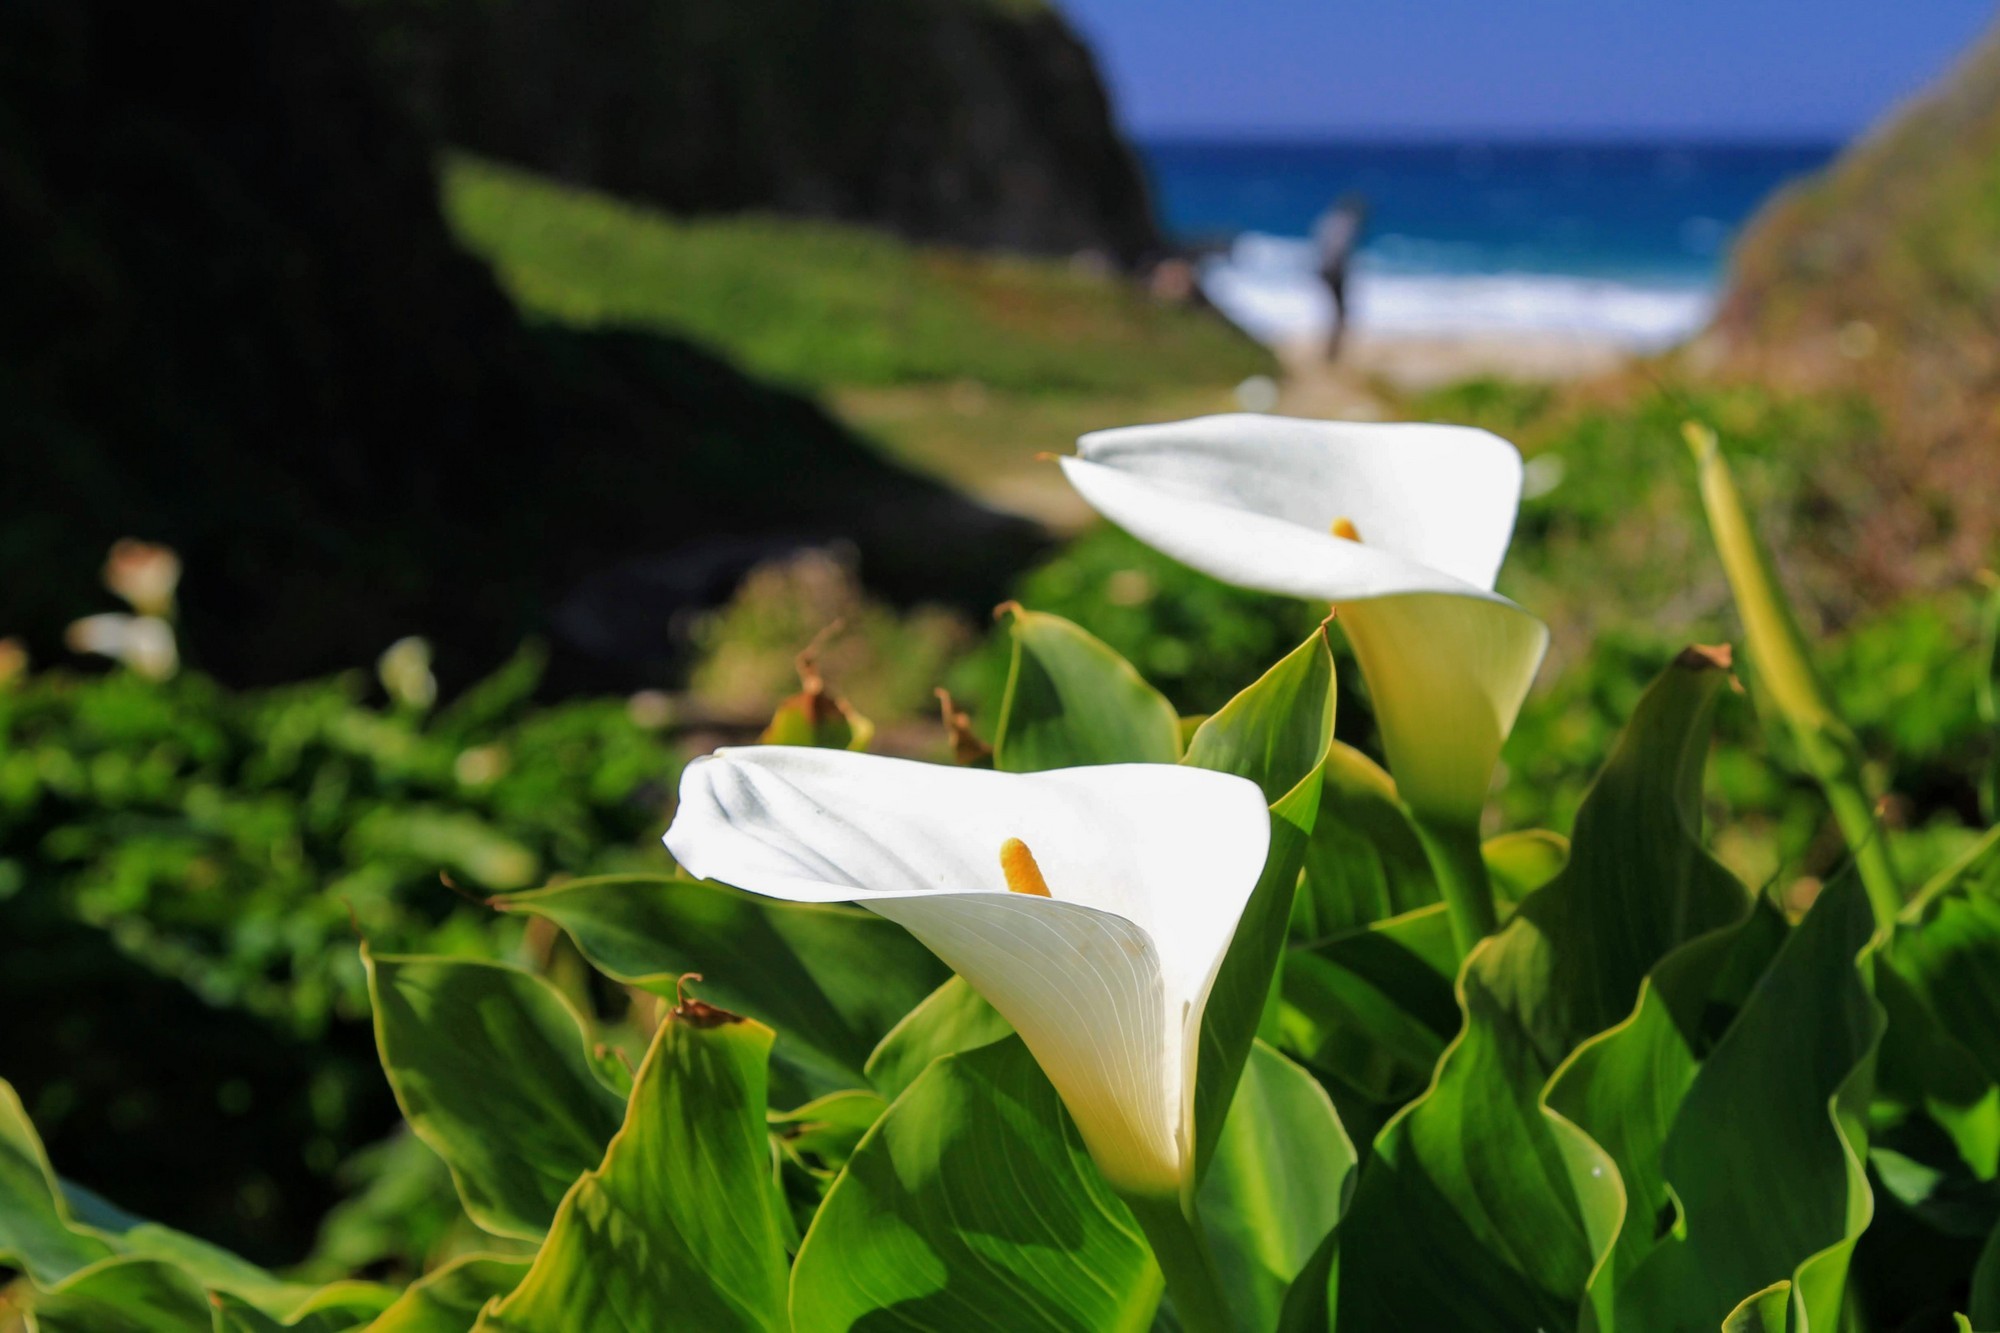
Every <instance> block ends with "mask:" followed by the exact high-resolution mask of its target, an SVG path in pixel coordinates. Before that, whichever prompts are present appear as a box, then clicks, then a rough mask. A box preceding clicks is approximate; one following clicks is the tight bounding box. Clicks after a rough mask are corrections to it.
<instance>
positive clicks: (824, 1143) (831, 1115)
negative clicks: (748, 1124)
mask: <svg viewBox="0 0 2000 1333" xmlns="http://www.w3.org/2000/svg"><path fill="white" fill-rule="evenodd" d="M888 1109H889V1103H888V1101H887V1100H886V1099H885V1098H883V1097H882V1095H881V1094H880V1093H876V1092H870V1091H869V1090H868V1089H866V1088H849V1089H848V1090H847V1091H845V1092H829V1093H828V1094H826V1096H824V1097H815V1098H813V1100H811V1101H809V1102H807V1103H806V1104H805V1105H804V1106H800V1107H796V1108H794V1109H792V1110H790V1111H773V1112H771V1114H770V1125H771V1131H772V1133H774V1134H776V1135H777V1136H778V1143H779V1146H780V1147H781V1148H782V1149H783V1150H784V1151H785V1152H786V1153H788V1154H790V1155H791V1156H792V1157H793V1158H794V1159H795V1160H796V1159H798V1158H800V1157H801V1156H804V1157H812V1158H817V1159H818V1160H819V1161H820V1162H822V1163H825V1164H826V1165H825V1174H826V1175H827V1176H832V1175H833V1174H834V1173H835V1172H837V1171H839V1170H840V1168H841V1167H843V1166H845V1165H847V1159H848V1158H849V1157H851V1156H853V1154H854V1149H855V1146H856V1145H857V1144H859V1143H860V1142H861V1136H862V1135H863V1134H866V1133H867V1132H868V1130H869V1127H870V1126H872V1125H873V1124H874V1123H875V1122H876V1121H877V1120H880V1119H881V1118H882V1113H883V1112H884V1111H886V1110H888Z"/></svg>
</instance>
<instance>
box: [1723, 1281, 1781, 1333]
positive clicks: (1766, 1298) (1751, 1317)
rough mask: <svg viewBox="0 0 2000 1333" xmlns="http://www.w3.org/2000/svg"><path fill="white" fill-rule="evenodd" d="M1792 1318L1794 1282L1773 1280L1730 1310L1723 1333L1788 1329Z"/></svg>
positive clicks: (1769, 1331)
mask: <svg viewBox="0 0 2000 1333" xmlns="http://www.w3.org/2000/svg"><path fill="white" fill-rule="evenodd" d="M1791 1322H1792V1284H1791V1283H1790V1282H1773V1283H1772V1284H1771V1285H1770V1286H1768V1287H1766V1288H1764V1290H1762V1291H1760V1292H1758V1293H1757V1294H1755V1295H1754V1296H1746V1297H1744V1298H1743V1303H1742V1304H1741V1305H1739V1306H1737V1307H1736V1308H1735V1309H1734V1310H1731V1311H1730V1312H1729V1317H1728V1318H1727V1319H1725V1320H1723V1321H1722V1333H1785V1331H1786V1329H1788V1328H1790V1327H1791Z"/></svg>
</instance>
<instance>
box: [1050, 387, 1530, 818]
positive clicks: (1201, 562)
mask: <svg viewBox="0 0 2000 1333" xmlns="http://www.w3.org/2000/svg"><path fill="white" fill-rule="evenodd" d="M1062 467H1063V471H1064V473H1065V474H1066V475H1067V476H1068V477H1069V480H1070V483H1071V485H1073V486H1075V487H1076V489H1077V491H1078V493H1079V494H1081V495H1082V496H1083V498H1084V499H1085V500H1087V501H1089V502H1090V504H1091V505H1092V507H1094V508H1095V509H1096V510H1097V511H1098V512H1099V513H1101V514H1103V515H1104V516H1105V517H1106V518H1109V519H1110V520H1111V521H1112V522H1114V523H1116V524H1118V525H1119V526H1120V527H1122V528H1124V529H1125V530H1126V531H1128V532H1130V533H1131V534H1132V535H1133V536H1135V537H1137V538H1139V539H1140V540H1141V541H1144V542H1146V543H1147V544H1148V545H1150V546H1153V547H1156V548H1158V549H1159V550H1161V551H1163V552H1165V553H1166V554H1168V555H1170V556H1173V557H1174V558H1175V559H1177V560H1179V561H1181V562H1182V563H1184V564H1187V565H1191V566H1193V567H1194V568H1195V569H1198V570H1201V571H1202V572H1203V573H1205V574H1209V575H1212V576H1214V577H1215V578H1218V579H1221V580H1223V581H1224V582H1226V583H1234V584H1237V585H1239V586H1241V587H1246V588H1255V589H1258V590H1261V591H1264V592H1273V593H1282V594H1287V595H1290V596H1294V597H1308V598H1313V599H1316V600H1323V601H1328V602H1332V603H1334V604H1335V605H1336V606H1337V607H1338V609H1339V613H1340V620H1341V623H1342V625H1343V626H1344V627H1345V628H1346V631H1347V637H1348V642H1349V643H1351V644H1352V645H1353V647H1354V653H1355V656H1356V657H1357V658H1358V659H1359V660H1360V663H1361V670H1362V674H1363V675H1365V676H1366V677H1367V679H1368V689H1369V692H1370V694H1371V695H1372V696H1373V699H1374V702H1375V715H1376V721H1377V722H1378V724H1379V725H1380V726H1381V728H1382V740H1383V745H1384V747H1385V748H1386V749H1387V750H1388V753H1389V767H1390V770H1391V771H1392V772H1393V773H1394V774H1395V777H1396V783H1397V788H1398V790H1399V791H1400V792H1401V793H1402V795H1403V797H1404V799H1405V800H1407V801H1408V802H1409V803H1410V804H1411V805H1412V806H1413V807H1415V808H1416V809H1418V810H1419V811H1423V812H1426V813H1432V814H1441V815H1445V816H1447V817H1450V818H1453V819H1457V820H1464V819H1468V818H1473V817H1476V815H1477V812H1478V810H1479V808H1480V806H1481V805H1482V804H1483V803H1484V801H1485V797H1486V788H1487V784H1488V783H1489V782H1490V781H1491V779H1492V773H1493V766H1494V764H1495V763H1496V762H1497V761H1498V759H1499V755H1500V745H1501V742H1502V741H1504V740H1505V739H1506V738H1507V733H1508V731H1510V730H1511V729H1512V728H1513V725H1514V719H1515V717H1516V716H1517V715H1518V714H1519V712H1520V709H1521V701H1522V700H1523V699H1524V698H1526V696H1527V692H1528V686H1529V685H1530V684H1531V683H1532V682H1533V681H1534V677H1535V670H1536V668H1537V667H1539V666H1540V665H1541V660H1542V654H1543V652H1544V651H1545V650H1546V649H1547V647H1548V627H1547V626H1545V625H1544V624H1542V622H1541V621H1539V620H1537V619H1536V618H1535V617H1534V616H1531V615H1529V614H1528V613H1527V612H1526V611H1523V610H1522V609H1521V608H1520V607H1518V606H1516V605H1515V604H1514V603H1513V602H1511V601H1509V600H1507V599H1506V598H1505V597H1502V596H1500V595H1499V594H1498V593H1496V592H1494V591H1493V581H1494V578H1495V576H1496V575H1497V574H1498V573H1499V571H1500V562H1501V560H1502V559H1503V558H1504V557H1505V556H1506V554H1507V542H1508V539H1509V538H1510V537H1511V536H1512V534H1513V530H1514V515H1515V513H1516V511H1517V510H1518V509H1519V507H1520V498H1521V455H1520V453H1519V451H1517V450H1516V449H1515V448H1514V446H1513V445H1511V444H1509V443H1507V441H1505V440H1503V439H1501V438H1500V437H1499V436H1497V435H1493V434H1490V433H1488V432H1486V431H1482V430H1473V429H1471V428H1469V427H1464V426H1433V425H1413V424H1395V425H1383V424H1377V423H1357V422H1338V421H1305V420H1299V419H1295V418H1290V417H1272V416H1255V415H1230V416H1213V417H1200V418H1197V419H1195V420H1192V421H1180V422H1174V423H1172V424H1169V425H1162V426H1132V427H1126V428H1123V429H1119V430H1106V431H1097V432H1095V433H1093V434H1090V435H1086V436H1084V437H1083V438H1082V439H1081V440H1079V441H1078V442H1077V454H1076V456H1075V457H1073V458H1065V459H1063V460H1062ZM1342 519H1345V520H1347V522H1349V523H1351V524H1352V525H1353V527H1354V529H1355V530H1356V532H1357V533H1358V535H1359V538H1360V540H1358V541H1350V540H1347V539H1346V538H1344V537H1340V536H1336V535H1335V534H1334V530H1333V526H1334V524H1335V523H1336V522H1337V521H1339V520H1342Z"/></svg>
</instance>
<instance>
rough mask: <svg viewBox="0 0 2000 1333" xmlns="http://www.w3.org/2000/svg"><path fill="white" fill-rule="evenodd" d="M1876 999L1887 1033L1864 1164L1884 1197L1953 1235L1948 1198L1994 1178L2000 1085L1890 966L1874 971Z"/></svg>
mask: <svg viewBox="0 0 2000 1333" xmlns="http://www.w3.org/2000/svg"><path fill="white" fill-rule="evenodd" d="M1883 957H1884V958H1885V960H1886V959H1887V955H1886V954H1885V955H1883ZM1875 998H1876V999H1877V1000H1878V1001H1879V1002H1880V1003H1881V1005H1882V1011H1883V1014H1884V1015H1885V1017H1886V1019H1887V1022H1888V1032H1887V1036H1886V1037H1885V1038H1884V1040H1883V1042H1882V1052H1881V1055H1880V1057H1879V1058H1878V1059H1877V1061H1876V1067H1875V1082H1876V1088H1875V1104H1874V1106H1873V1107H1872V1108H1871V1109H1870V1113H1869V1121H1870V1138H1871V1139H1872V1140H1873V1142H1872V1145H1871V1151H1870V1153H1869V1157H1870V1160H1871V1162H1873V1163H1874V1165H1875V1166H1876V1169H1877V1173H1878V1174H1879V1175H1880V1176H1881V1178H1882V1182H1883V1184H1884V1185H1885V1186H1886V1187H1887V1188H1888V1190H1889V1191H1890V1193H1892V1194H1895V1195H1896V1196H1897V1197H1899V1198H1900V1199H1901V1200H1902V1201H1903V1203H1904V1204H1905V1205H1907V1206H1908V1207H1910V1208H1913V1209H1915V1210H1916V1211H1918V1212H1919V1213H1924V1214H1929V1215H1930V1216H1931V1218H1932V1220H1933V1221H1934V1223H1935V1224H1937V1225H1940V1226H1942V1227H1944V1228H1945V1229H1947V1230H1955V1229H1957V1228H1956V1227H1955V1226H1953V1225H1952V1223H1953V1222H1954V1220H1955V1219H1953V1218H1952V1217H1951V1216H1950V1215H1951V1214H1952V1213H1953V1212H1955V1211H1956V1210H1957V1205H1956V1202H1955V1200H1954V1197H1953V1196H1955V1195H1957V1194H1959V1193H1960V1192H1962V1191H1963V1190H1964V1189H1965V1188H1966V1187H1968V1186H1969V1185H1970V1184H1971V1183H1972V1182H1978V1181H1991V1180H1993V1179H1994V1177H1995V1175H1996V1174H2000V1083H1996V1082H1995V1081H1994V1079H1993V1077H1992V1076H1991V1075H1989V1074H1988V1073H1987V1072H1986V1071H1985V1069H1983V1068H1982V1067H1981V1066H1980V1063H1979V1061H1978V1059H1977V1058H1976V1057H1975V1056H1974V1055H1973V1054H1972V1052H1971V1051H1970V1050H1968V1049H1967V1048H1966V1046H1965V1043H1963V1042H1961V1041H1960V1040H1959V1039H1958V1038H1957V1037H1956V1036H1955V1035H1954V1034H1953V1033H1952V1032H1951V1031H1950V1029H1948V1028H1947V1027H1946V1026H1945V1025H1944V1023H1943V1022H1942V1021H1940V1020H1939V1018H1938V1016H1937V1015H1936V1014H1935V1013H1933V1012H1932V1011H1931V1008H1930V1005H1929V1004H1928V1003H1926V1002H1925V1000H1924V998H1923V997H1922V996H1921V995H1920V994H1919V993H1918V992H1917V990H1916V988H1915V987H1913V986H1911V985H1910V983H1909V982H1908V981H1907V980H1905V979H1904V977H1903V975H1902V974H1901V973H1899V972H1898V971H1896V969H1895V967H1894V966H1893V964H1892V965H1890V966H1887V967H1878V968H1876V970H1875ZM1940 1130H1941V1131H1943V1133H1942V1137H1940V1135H1939V1133H1938V1131H1940Z"/></svg>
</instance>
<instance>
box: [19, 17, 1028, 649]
mask: <svg viewBox="0 0 2000 1333" xmlns="http://www.w3.org/2000/svg"><path fill="white" fill-rule="evenodd" d="M587 8H588V7H586V6H579V7H578V9H579V12H582V11H583V10H585V9H587ZM434 155H435V146H434V144H433V143H432V142H430V141H429V140H428V139H427V138H426V137H425V136H424V135H423V134H422V133H420V132H419V131H418V130H417V129H416V128H415V127H414V126H413V125H412V124H411V123H410V121H409V120H408V118H407V116H406V115H404V114H403V112H402V111H401V110H400V108H399V105H398V104H397V102H396V100H395V99H394V98H393V97H392V96H389V95H388V94H387V93H386V92H385V91H384V89H383V87H382V85H381V84H380V83H379V82H378V79H377V77H376V75H375V74H374V72H373V71H372V69H371V68H370V67H369V65H368V63H367V60H366V46H365V43H364V41H363V40H362V38H361V36H360V35H359V33H358V32H357V31H356V30H355V29H354V25H353V23H352V19H351V16H350V15H349V14H348V13H347V12H346V11H344V10H342V9H340V8H337V7H336V6H335V5H334V4H333V3H332V0H286V3H283V4H265V3H262V2H261V0H188V3H185V4H179V5H174V6H166V7H162V6H137V7H133V6H129V5H123V4H118V3H116V2H115V0H17V2H16V3H14V4H11V5H8V6H6V7H5V10H4V15H3V16H0V231H3V232H4V234H5V235H6V236H7V238H8V244H7V245H6V246H5V247H0V290H4V291H5V292H6V300H5V301H4V302H0V568H4V569H5V571H6V576H5V577H4V578H0V634H25V635H26V636H28V638H29V640H30V645H31V647H32V648H33V650H34V651H35V653H36V655H37V656H38V657H39V658H41V659H42V660H48V659H49V658H51V657H55V656H58V655H59V654H60V649H59V647H58V646H57V645H59V644H60V641H61V627H62V625H63V624H64V622H65V621H66V620H67V619H68V618H69V617H72V616H75V615H78V614H81V613H83V612H85V611H89V610H97V609H107V604H108V599H107V597H106V595H105V594H103V593H102V591H101V590H99V589H98V588H97V587H96V586H95V585H96V574H97V569H98V566H99V565H100V564H101V562H102V561H103V558H104V553H105V551H106V549H107V548H108V547H109V545H110V544H111V542H112V541H113V540H114V539H116V538H119V537H122V536H136V537H142V538H146V539H149V540H153V541H162V542H166V543H169V544H170V545H173V546H175V547H177V548H179V549H180V551H181V553H182V555H183V556H184V557H185V559H186V564H187V569H188V575H187V578H186V581H185V583H184V585H183V590H182V591H183V602H184V608H185V616H186V620H185V630H186V635H185V642H186V646H187V647H188V649H189V651H190V656H191V657H192V658H193V659H194V660H195V661H197V662H199V663H200V664H202V665H203V666H206V667H208V668H210V669H212V670H216V671H218V672H219V673H220V674H222V675H224V676H226V677H229V678H232V679H235V680H239V681H269V680H277V679H287V678H292V677H296V676H299V675H302V674H306V673H313V672H319V671H323V670H328V669H332V668H337V667H346V666H352V665H356V664H358V663H363V662H366V661H367V660H368V659H369V658H370V657H371V656H372V654H373V653H375V652H376V651H378V650H379V649H380V648H381V647H383V646H384V645H386V644H387V643H388V642H390V641H391V640H392V639H394V638H396V637H399V636H400V635H403V634H409V633H424V634H429V635H432V636H434V637H435V638H436V639H437V640H438V641H439V643H440V646H441V647H442V649H443V650H444V654H443V658H442V659H441V665H442V666H443V667H444V670H445V673H446V675H447V677H448V679H456V680H459V681H463V680H464V679H466V677H467V675H468V674H469V673H471V672H473V671H481V670H484V669H486V668H488V667H490V666H491V665H492V664H493V663H494V662H496V661H498V660H499V659H500V657H501V656H503V655H504V654H505V653H507V652H509V651H511V649H512V648H513V646H514V645H515V644H516V643H517V642H518V641H519V639H520V637H521V636H522V635H523V634H527V633H534V632H547V631H551V630H553V631H554V632H555V633H556V634H557V635H558V639H559V648H561V647H567V648H568V649H570V650H571V651H569V652H568V653H566V654H563V657H564V659H565V660H566V661H567V662H568V663H569V664H570V665H571V666H572V667H574V668H576V675H575V678H576V679H577V680H578V681H579V682H580V683H590V684H605V685H612V684H618V683H621V682H622V681H628V680H630V679H632V678H634V677H644V676H645V675H647V674H648V673H649V672H651V671H652V670H654V669H655V668H656V667H657V666H658V664H659V662H660V660H661V659H662V658H663V657H665V656H666V654H667V652H668V649H669V647H670V645H669V644H668V643H667V642H666V639H665V634H666V629H665V627H666V625H667V624H668V621H669V619H670V617H671V615H672V613H673V612H674V610H675V609H676V607H678V606H683V605H686V604H688V603H689V602H692V601H699V600H701V599H703V598H705V597H712V596H714V595H716V594H717V593H719V592H722V591H724V590H725V589H726V587H727V585H728V583H729V581H730V580H731V579H732V578H733V576H734V575H736V574H738V573H740V572H741V570H742V568H743V565H744V564H745V563H746V562H747V561H749V560H751V559H754V558H756V556H757V555H759V554H760V553H763V552H767V551H770V550H774V549H778V548H781V547H783V546H786V545H789V544H793V543H797V542H800V541H810V540H825V539H842V540H846V541H849V542H851V543H853V544H854V545H855V546H856V547H857V548H858V550H859V552H860V557H861V564H862V572H863V575H864V577H866V578H867V579H868V580H869V581H870V582H871V583H873V584H875V586H877V587H879V588H881V589H883V590H885V591H888V592H890V593H891V594H894V595H902V596H930V597H946V598H953V599H957V600H960V601H962V602H964V603H967V604H972V605H980V604H982V603H983V604H984V605H991V602H992V600H993V599H994V598H996V597H997V596H998V595H999V593H1000V590H1001V589H1002V588H1003V587H1004V584H1005V581H1006V579H1007V577H1008V572H1009V569H1010V567H1012V566H1014V565H1015V564H1017V563H1018V562H1019V561H1021V560H1023V559H1024V558H1025V556H1026V553H1027V552H1028V551H1029V550H1030V549H1032V548H1033V547H1034V545H1035V542H1036V537H1035V534H1034V533H1033V532H1032V530H1031V529H1030V528H1029V527H1028V525H1026V524H1023V523H1021V522H1019V521H1017V520H1012V519H1004V518H1001V517H999V516H997V515H994V514H992V513H991V512H989V511H986V510H982V509H980V508H979V507H977V506H975V505H973V504H971V503H969V502H967V501H964V500H961V499H959V498H958V497H956V496H955V495H953V494H951V493H949V492H947V491H945V490H943V489H942V488H940V487H939V486H937V485H935V484H932V483H930V482H927V481H923V480H919V479H918V478H916V477H914V476H912V475H910V474H908V473H904V472H901V471H899V470H897V469H895V468H893V467H891V466H889V465H888V464H886V463H883V462H881V461H879V460H878V459H877V458H876V457H875V456H874V455H872V454H870V453H869V452H867V451H866V450H865V449H864V448H863V447H862V446H861V445H860V443H859V442H858V441H857V440H856V439H855V438H854V437H853V436H852V435H850V434H849V433H848V432H847V431H845V430H844V429H843V428H841V427H840V426H838V425H837V424H835V423H834V422H833V421H832V420H831V419H830V418H828V417H827V416H826V415H825V414H823V413H822V412H821V411H820V410H819V409H818V408H817V407H815V406H814V405H812V404H811V403H810V402H808V401H806V400H804V399H801V398H798V397H795V396H792V395H789V394H785V393H781V392H778V391H775V390H773V389H770V388H768V387H766V386H763V385H760V384H758V383H756V382H754V381H751V380H749V379H747V378H745V377H744V376H743V375H741V374H739V373H738V372H736V371H735V370H733V369H731V368H730V367H729V366H728V365H726V364H724V363H723V362H721V361H718V360H717V359H715V358H714V357H712V356H710V355H708V354H706V353H703V352H701V351H699V350H697V349H695V348H694V347H692V346H690V345H688V344H685V343H683V342H680V341H678V340H676V339H673V338H669V337H664V336H656V335H640V334H579V333H565V332H558V331H550V330H531V329H528V328H526V327H524V326H523V324H522V323H521V321H520V319H519V317H518V316H517V315H516V313H515V311H514V309H513V307H512V306H510V305H509V304H508V302H507V301H506V299H505V298H504V297H503V296H502V295H501V294H500V292H499V291H498V290H497V289H496V288H495V286H494V284H493V281H492V279H491V277H490V275H489V274H488V272H487V271H486V269H485V268H484V267H483V266H482V265H481V264H479V263H478V262H477V261H476V260H473V259H471V258H469V257H467V256H465V255H463V254H461V253H460V252H459V251H457V250H456V249H455V248H454V246H453V244H452V242H451V239H450V238H449V236H448V235H447V233H446V231H445V228H444V226H443V225H442V223H441V221H440V219H439V215H438V207H437V186H436V181H435V179H434V177H433V175H432V162H433V160H434Z"/></svg>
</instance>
